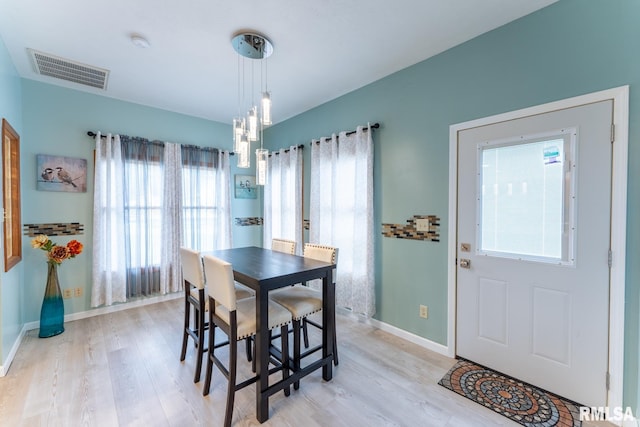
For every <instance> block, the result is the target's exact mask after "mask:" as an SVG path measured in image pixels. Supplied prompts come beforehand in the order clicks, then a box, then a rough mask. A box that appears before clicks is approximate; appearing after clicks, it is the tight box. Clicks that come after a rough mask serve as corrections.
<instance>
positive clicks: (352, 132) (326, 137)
mask: <svg viewBox="0 0 640 427" xmlns="http://www.w3.org/2000/svg"><path fill="white" fill-rule="evenodd" d="M379 127H380V123H374V124H372V125H370V126H367V127H366V128H364V129H362V130H363V131H365V132H366V131H368V130H369V129H378V128H379ZM356 132H357V130H350V131H347V132H346V135H347V136H349V135H353V134H354V133H356ZM336 138H338V137H336ZM323 139H329V137H328V136H325V137H322V138H320V139H318V140H316V144H320V141H322V140H323Z"/></svg>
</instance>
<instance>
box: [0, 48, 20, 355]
mask: <svg viewBox="0 0 640 427" xmlns="http://www.w3.org/2000/svg"><path fill="white" fill-rule="evenodd" d="M21 110H22V95H21V85H20V78H19V77H18V73H17V71H16V69H15V67H14V66H13V63H12V62H11V58H10V57H9V53H8V52H7V48H6V47H5V45H4V41H3V40H2V38H0V117H1V118H4V119H6V120H7V121H8V122H9V124H11V127H12V128H13V129H14V130H15V131H16V132H17V133H18V135H20V136H22V111H21ZM21 144H23V143H22V142H21ZM0 163H1V162H0ZM1 172H2V165H1V164H0V173H1ZM0 176H1V175H0ZM0 188H1V187H0ZM0 191H2V190H1V189H0ZM0 240H3V239H0ZM3 244H4V243H0V252H2V251H4V247H3ZM3 254H4V252H2V254H0V260H3V259H4V255H3ZM23 266H24V263H22V262H21V263H18V264H17V265H16V266H14V267H13V268H12V269H11V270H10V271H9V272H7V273H5V272H4V261H2V267H0V330H1V331H2V338H1V339H0V366H4V364H5V361H6V360H7V356H8V354H9V352H10V351H11V349H12V347H13V345H14V343H15V342H16V340H17V338H18V335H19V334H20V331H21V329H22V324H23V310H22V296H23V292H22V273H23V271H24V268H23Z"/></svg>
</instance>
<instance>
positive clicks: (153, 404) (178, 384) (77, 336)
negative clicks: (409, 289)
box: [0, 299, 517, 427]
mask: <svg viewBox="0 0 640 427" xmlns="http://www.w3.org/2000/svg"><path fill="white" fill-rule="evenodd" d="M182 313H183V302H182V299H178V300H173V301H168V302H163V303H158V304H154V305H150V306H145V307H139V308H133V309H130V310H125V311H120V312H116V313H112V314H107V315H102V316H96V317H93V318H89V319H84V320H77V321H74V322H68V323H67V324H66V325H65V327H66V331H65V332H64V333H63V334H62V335H59V336H57V337H52V338H46V339H40V338H38V331H37V330H34V331H30V332H29V333H28V334H27V336H26V337H25V339H24V341H23V343H22V345H21V346H20V349H19V351H18V353H17V355H16V357H15V360H14V361H13V364H12V365H11V368H10V370H9V372H8V374H7V375H6V376H5V377H4V378H0V425H1V426H3V427H4V426H65V427H66V426H92V427H93V426H154V427H155V426H179V427H183V426H197V425H207V426H219V425H222V421H223V419H224V407H225V399H226V380H225V379H224V377H223V376H222V374H221V373H220V372H219V371H216V370H214V377H213V381H212V390H211V394H210V395H209V396H207V397H203V396H202V383H203V382H204V370H203V376H202V380H201V382H200V383H198V384H194V383H193V372H194V348H193V346H192V345H190V346H189V351H188V352H187V359H186V360H185V362H183V363H181V362H180V361H179V355H180V344H181V323H182ZM312 329H313V328H312ZM317 337H318V336H317V335H316V336H315V337H314V338H317ZM338 340H339V348H340V365H339V366H338V367H337V368H335V370H334V377H333V380H332V381H330V382H325V381H323V380H322V375H321V372H320V371H318V372H317V373H314V374H311V375H310V376H308V377H306V378H304V379H303V381H302V383H301V387H300V390H298V391H292V393H291V396H290V397H288V398H286V397H284V395H283V394H282V393H278V394H276V395H274V396H273V397H272V398H271V399H270V404H271V406H270V419H269V421H267V422H266V423H264V424H263V425H265V426H293V427H297V426H304V427H313V426H331V427H334V426H344V427H354V426H366V427H372V426H438V427H442V426H473V427H476V426H500V425H502V426H516V425H517V424H515V423H513V422H511V421H509V420H508V419H506V418H504V417H502V416H500V415H498V414H496V413H494V412H492V411H489V410H487V409H485V408H483V407H481V406H480V405H477V404H474V403H472V402H471V401H469V400H467V399H465V398H463V397H460V396H458V395H455V394H454V393H452V392H450V391H448V390H446V389H444V388H443V387H441V386H439V385H437V382H438V380H439V379H440V378H441V377H442V375H444V374H445V373H446V372H447V370H448V369H449V368H450V367H451V366H453V364H454V360H452V359H449V358H446V357H443V356H441V355H439V354H436V353H433V352H430V351H428V350H425V349H423V348H421V347H419V346H417V345H414V344H412V343H409V342H407V341H404V340H402V339H399V338H397V337H395V336H393V335H390V334H388V333H385V332H383V331H380V330H377V329H375V328H373V327H371V326H369V325H367V324H364V323H361V322H358V321H357V320H354V319H353V318H351V317H346V316H342V315H339V316H338ZM243 348H244V347H241V349H240V350H241V351H240V354H242V355H243V354H244V352H243V351H242V349H243ZM239 369H240V372H241V375H242V374H244V375H249V373H250V369H249V364H248V363H246V360H244V359H242V360H241V361H240V362H239ZM274 379H275V378H274ZM233 424H234V425H235V426H257V425H259V423H258V422H257V421H256V419H255V389H254V386H249V387H247V388H245V389H243V390H241V391H239V392H238V393H236V402H235V411H234V416H233Z"/></svg>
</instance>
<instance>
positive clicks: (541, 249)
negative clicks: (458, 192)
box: [477, 129, 576, 265]
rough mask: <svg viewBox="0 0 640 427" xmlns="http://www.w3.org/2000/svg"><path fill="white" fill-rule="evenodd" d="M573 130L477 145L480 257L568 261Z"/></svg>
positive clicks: (572, 226)
mask: <svg viewBox="0 0 640 427" xmlns="http://www.w3.org/2000/svg"><path fill="white" fill-rule="evenodd" d="M575 135H576V130H575V129H564V130H561V131H558V132H553V133H547V134H538V135H527V136H521V137H520V138H519V139H518V140H515V141H514V140H509V141H491V142H483V143H480V144H479V145H478V175H479V176H478V178H479V179H478V187H479V188H478V190H477V193H478V196H477V204H478V206H477V217H478V220H477V224H478V227H477V228H478V229H477V238H478V242H479V244H478V245H477V247H478V248H479V250H478V253H479V254H480V255H487V256H497V257H504V258H516V259H521V260H530V261H540V262H552V263H559V264H569V265H572V264H573V262H574V256H573V236H574V231H575V221H574V212H573V211H574V208H573V207H574V204H575V191H574V187H575V178H574V177H575V169H576V165H575V161H574V157H575V156H574V152H575V147H574V145H575Z"/></svg>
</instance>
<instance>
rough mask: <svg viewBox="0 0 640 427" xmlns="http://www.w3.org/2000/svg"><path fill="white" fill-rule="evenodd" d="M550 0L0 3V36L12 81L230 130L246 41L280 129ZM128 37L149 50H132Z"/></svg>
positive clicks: (34, 0)
mask: <svg viewBox="0 0 640 427" xmlns="http://www.w3.org/2000/svg"><path fill="white" fill-rule="evenodd" d="M555 1H556V0H395V1H389V0H306V1H302V0H269V1H266V0H235V1H231V0H227V1H221V0H183V1H177V0H174V1H170V0H109V1H107V0H102V1H98V0H92V1H87V0H0V36H1V37H2V39H3V40H4V43H5V45H6V47H7V49H8V51H9V54H10V55H11V59H12V60H13V63H14V64H15V66H16V68H17V71H18V73H19V74H20V76H21V77H24V78H27V79H33V80H38V81H42V82H46V83H50V84H54V85H60V86H64V87H69V88H73V89H77V90H81V91H86V92H90V93H95V94H98V95H103V96H107V97H111V98H116V99H120V100H124V101H130V102H134V103H138V104H143V105H148V106H152V107H157V108H161V109H165V110H169V111H174V112H178V113H183V114H187V115H191V116H196V117H202V118H206V119H211V120H216V121H220V122H224V123H230V122H231V119H232V118H233V116H234V115H236V112H237V110H238V100H237V97H238V95H237V94H238V57H237V55H236V53H235V51H234V50H233V48H232V46H231V42H230V40H231V37H232V36H233V35H234V34H235V33H237V32H238V31H240V30H253V31H254V32H258V33H261V34H264V35H265V36H267V37H268V38H269V39H270V40H271V42H272V43H273V45H274V53H273V55H272V56H271V57H270V58H269V60H268V84H269V89H270V90H271V92H272V100H273V113H272V114H273V119H274V122H279V121H282V120H285V119H287V118H290V117H292V116H295V115H297V114H299V113H302V112H304V111H306V110H308V109H310V108H313V107H315V106H317V105H320V104H322V103H324V102H327V101H329V100H332V99H334V98H337V97H339V96H341V95H343V94H345V93H348V92H351V91H353V90H355V89H357V88H359V87H362V86H364V85H366V84H368V83H371V82H373V81H376V80H378V79H380V78H382V77H385V76H387V75H389V74H392V73H394V72H395V71H398V70H401V69H403V68H406V67H408V66H410V65H413V64H415V63H417V62H420V61H422V60H424V59H426V58H429V57H431V56H433V55H435V54H437V53H440V52H442V51H444V50H447V49H449V48H451V47H453V46H455V45H458V44H460V43H462V42H464V41H466V40H469V39H471V38H473V37H475V36H478V35H480V34H482V33H484V32H487V31H489V30H492V29H494V28H496V27H499V26H501V25H503V24H505V23H507V22H510V21H512V20H515V19H517V18H519V17H521V16H524V15H527V14H529V13H531V12H533V11H535V10H537V9H540V8H543V7H545V6H548V5H549V4H551V3H554V2H555ZM133 33H137V34H140V35H142V36H144V37H145V38H146V39H147V40H148V41H149V43H150V47H149V48H147V49H142V48H139V47H137V46H135V45H133V43H131V40H130V36H131V34H133ZM27 48H31V49H35V50H38V51H41V52H45V53H48V54H51V55H55V56H59V57H62V58H65V59H67V60H71V61H76V62H80V63H84V64H88V65H91V66H95V67H100V68H106V69H107V70H109V71H110V75H109V81H108V87H107V89H106V90H100V89H93V88H90V87H86V86H83V85H79V84H74V83H69V82H66V81H63V80H58V79H54V78H51V77H46V76H40V75H38V74H36V73H35V72H34V68H33V65H32V62H31V59H30V57H29V55H28V52H27ZM258 69H259V68H258ZM256 73H258V71H256ZM257 92H258V89H257V88H256V93H257Z"/></svg>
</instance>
